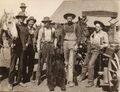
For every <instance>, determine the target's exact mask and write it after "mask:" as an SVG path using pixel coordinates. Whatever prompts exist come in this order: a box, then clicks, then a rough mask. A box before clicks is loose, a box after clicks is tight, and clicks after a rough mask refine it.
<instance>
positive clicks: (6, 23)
mask: <svg viewBox="0 0 120 92" xmlns="http://www.w3.org/2000/svg"><path fill="white" fill-rule="evenodd" d="M1 24H2V30H5V31H7V33H8V34H9V36H10V37H11V38H17V37H18V33H17V29H16V18H15V17H14V14H13V13H7V12H5V13H4V15H3V17H2V18H1Z"/></svg>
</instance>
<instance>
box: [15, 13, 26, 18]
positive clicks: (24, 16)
mask: <svg viewBox="0 0 120 92" xmlns="http://www.w3.org/2000/svg"><path fill="white" fill-rule="evenodd" d="M21 17H23V18H27V16H26V15H25V13H24V12H19V13H18V15H17V16H16V18H21Z"/></svg>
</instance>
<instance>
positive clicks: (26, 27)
mask: <svg viewBox="0 0 120 92" xmlns="http://www.w3.org/2000/svg"><path fill="white" fill-rule="evenodd" d="M20 8H21V9H22V11H21V12H19V14H18V15H17V16H16V19H17V20H18V21H17V23H16V28H17V32H18V38H15V39H14V41H13V43H12V44H11V63H10V71H9V78H8V81H9V89H12V88H13V85H14V84H15V83H14V76H15V72H14V71H15V66H16V62H17V61H19V64H18V66H19V67H18V77H17V83H19V84H20V85H22V86H25V84H24V83H25V82H26V80H28V81H30V80H31V76H32V72H33V68H34V57H35V52H36V51H38V53H39V58H38V71H37V78H36V80H37V84H38V85H39V84H40V83H41V82H42V80H41V76H42V69H43V65H44V63H46V76H47V85H48V88H49V89H50V91H54V88H55V85H56V84H55V83H54V80H56V79H55V76H56V75H55V74H56V73H54V71H55V70H54V69H58V68H55V67H56V66H59V65H57V64H56V61H55V60H57V59H58V58H57V59H55V58H56V51H57V50H56V49H58V48H59V47H60V48H59V49H60V50H62V51H63V52H62V53H59V55H61V54H62V57H63V59H62V57H61V59H62V61H59V62H61V63H59V64H62V62H63V66H62V67H61V68H62V72H60V73H61V75H62V74H64V75H65V76H64V78H63V79H62V81H63V83H62V85H61V86H60V87H61V90H63V91H65V90H66V87H65V79H67V84H68V85H69V86H70V87H71V86H74V82H73V71H74V70H73V69H74V60H75V59H74V57H75V51H76V50H77V48H78V44H79V43H80V42H81V39H82V37H85V38H86V36H87V35H84V36H83V34H82V32H81V29H80V28H79V27H80V26H79V24H76V23H73V22H72V20H73V19H74V18H75V17H76V15H75V14H72V13H67V14H65V15H64V18H65V19H66V20H67V23H66V24H64V25H63V27H61V30H59V31H61V32H60V33H61V34H60V35H59V37H58V36H57V35H56V33H57V31H58V29H59V28H58V27H59V25H58V26H57V27H56V28H53V27H52V26H51V22H52V20H50V18H49V17H44V19H43V20H42V23H43V24H44V26H43V27H41V28H40V30H39V31H38V30H36V28H34V24H35V23H36V19H34V17H32V16H30V17H29V18H28V19H27V20H26V18H27V15H26V11H25V9H26V5H25V4H24V3H22V4H21V6H20ZM25 20H26V23H25ZM94 24H95V27H96V31H95V32H94V33H93V34H92V35H91V36H90V39H89V42H90V46H89V48H88V53H87V56H86V58H85V64H84V66H83V69H82V75H81V77H80V80H83V79H84V78H85V74H86V72H87V71H88V78H89V82H88V87H92V86H93V85H94V82H93V77H94V65H95V60H96V58H97V56H98V54H99V50H100V49H102V48H104V47H106V46H108V35H107V33H106V32H104V31H103V27H104V24H103V23H101V22H100V21H95V22H94ZM60 40H62V41H61V44H60V46H59V44H58V43H59V41H60ZM87 66H88V67H87ZM65 67H67V68H66V74H65ZM59 82H61V80H59Z"/></svg>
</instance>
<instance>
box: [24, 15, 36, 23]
mask: <svg viewBox="0 0 120 92" xmlns="http://www.w3.org/2000/svg"><path fill="white" fill-rule="evenodd" d="M30 20H33V21H34V23H36V19H35V18H34V17H33V16H30V17H29V18H28V20H27V21H26V22H27V23H28V22H29V21H30Z"/></svg>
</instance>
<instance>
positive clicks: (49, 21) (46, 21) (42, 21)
mask: <svg viewBox="0 0 120 92" xmlns="http://www.w3.org/2000/svg"><path fill="white" fill-rule="evenodd" d="M46 22H50V23H51V22H52V20H49V21H44V20H43V21H42V23H46Z"/></svg>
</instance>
